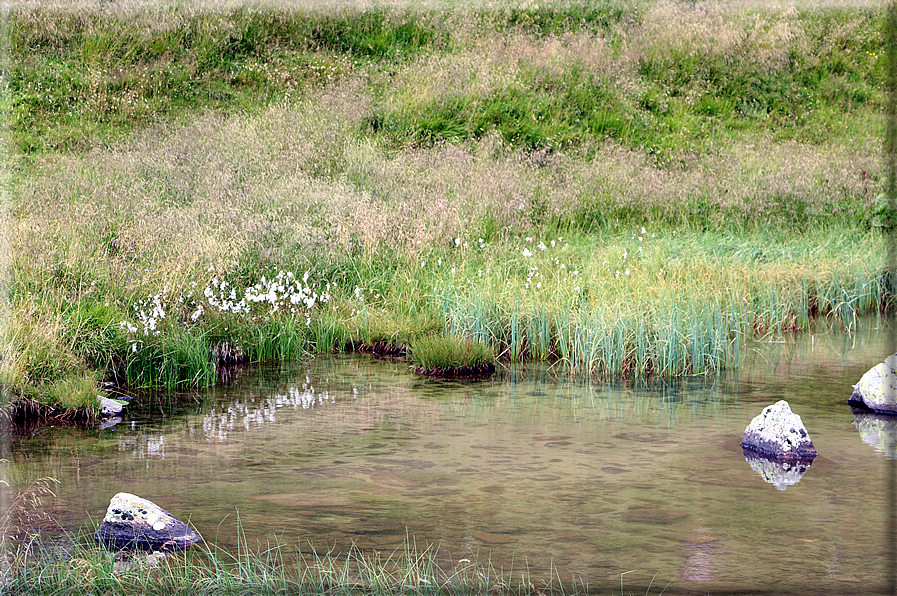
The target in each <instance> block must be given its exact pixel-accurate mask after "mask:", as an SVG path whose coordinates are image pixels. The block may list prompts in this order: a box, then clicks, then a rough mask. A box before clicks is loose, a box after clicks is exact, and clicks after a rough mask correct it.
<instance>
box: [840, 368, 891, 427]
mask: <svg viewBox="0 0 897 596" xmlns="http://www.w3.org/2000/svg"><path fill="white" fill-rule="evenodd" d="M895 369H897V354H893V355H891V356H888V357H887V358H885V361H884V362H882V363H881V364H876V365H875V366H873V367H872V368H871V369H869V371H867V372H866V374H864V375H863V376H862V377H860V382H859V383H857V384H856V385H854V386H853V395H851V396H850V398H849V399H848V400H847V402H848V403H850V404H853V405H858V406H863V407H866V408H869V409H870V410H872V411H873V412H876V413H879V414H897V371H895Z"/></svg>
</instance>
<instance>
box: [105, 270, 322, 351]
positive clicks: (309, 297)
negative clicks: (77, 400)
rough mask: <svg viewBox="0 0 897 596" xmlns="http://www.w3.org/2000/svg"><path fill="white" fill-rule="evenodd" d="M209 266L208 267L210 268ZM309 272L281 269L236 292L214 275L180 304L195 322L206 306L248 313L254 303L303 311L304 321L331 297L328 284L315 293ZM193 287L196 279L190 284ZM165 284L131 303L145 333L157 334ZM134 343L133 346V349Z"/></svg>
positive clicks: (130, 329) (133, 327)
mask: <svg viewBox="0 0 897 596" xmlns="http://www.w3.org/2000/svg"><path fill="white" fill-rule="evenodd" d="M213 270H214V269H213V268H210V269H209V271H213ZM309 277H310V274H309V273H308V272H307V271H306V272H305V275H303V276H302V279H301V280H300V279H297V278H296V276H295V275H294V274H293V273H292V272H291V271H283V270H280V271H278V272H277V275H275V276H274V277H273V278H272V279H270V280H269V279H266V278H265V277H262V279H261V281H259V283H257V284H255V285H253V286H250V287H248V288H246V289H245V290H243V291H242V292H238V291H237V289H236V288H234V287H233V286H231V285H230V284H228V282H226V281H224V280H219V279H218V278H217V277H215V278H213V279H212V280H211V281H210V282H209V283H208V285H206V287H205V288H203V291H202V295H201V296H197V295H194V293H193V291H190V292H189V293H188V294H186V295H185V296H182V297H181V298H180V300H179V302H180V303H181V304H184V305H186V306H189V305H191V304H192V305H193V306H189V307H190V308H194V307H195V308H194V310H193V312H192V313H191V314H190V321H191V322H193V323H195V322H197V321H198V320H199V319H201V318H202V317H203V315H204V314H205V313H206V311H207V310H213V311H218V312H231V313H234V314H238V315H239V314H247V315H248V314H250V313H251V312H252V308H253V306H254V305H256V304H264V305H267V306H269V307H270V309H269V312H270V313H275V312H279V311H287V310H289V312H291V313H296V312H300V311H304V313H305V319H306V321H305V322H306V324H310V323H311V315H310V311H311V309H312V308H314V306H315V304H316V303H318V302H327V301H329V299H330V286H331V284H327V286H326V289H325V290H324V291H323V292H321V293H320V294H318V292H317V291H316V290H315V289H313V288H312V287H311V286H310V285H309V284H308V279H309ZM191 286H192V287H194V288H195V287H196V282H194V283H192V284H191ZM167 292H168V288H165V289H164V290H163V291H162V292H161V293H160V294H157V295H155V296H149V297H147V298H146V299H145V300H143V301H141V302H139V303H138V304H135V305H134V311H135V313H136V316H137V320H138V324H139V326H140V327H142V329H143V334H144V335H147V336H148V335H159V333H160V331H159V329H158V325H159V323H160V322H161V321H162V320H163V319H164V318H165V315H166V313H165V308H166V302H167V298H166V294H167ZM121 327H122V329H126V330H127V331H128V332H129V333H137V332H138V331H139V327H138V326H137V325H134V324H132V323H130V322H129V321H122V322H121ZM136 345H137V344H136V343H135V344H134V345H133V346H132V348H133V349H134V350H135V351H136Z"/></svg>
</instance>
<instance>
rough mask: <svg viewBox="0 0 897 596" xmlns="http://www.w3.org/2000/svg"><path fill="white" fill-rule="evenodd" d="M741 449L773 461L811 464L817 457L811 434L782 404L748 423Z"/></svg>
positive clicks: (767, 408)
mask: <svg viewBox="0 0 897 596" xmlns="http://www.w3.org/2000/svg"><path fill="white" fill-rule="evenodd" d="M741 446H742V447H743V448H745V449H749V450H751V451H755V452H757V453H758V454H760V455H762V456H764V457H765V458H766V459H770V460H774V461H787V462H796V461H812V460H813V458H814V457H816V455H817V453H816V449H815V448H814V447H813V441H811V440H810V433H808V432H807V429H806V428H805V427H804V424H803V422H802V421H801V419H800V416H798V415H797V414H795V413H794V412H792V411H791V406H789V405H788V402H787V401H785V400H779V401H777V402H776V403H774V404H773V405H771V406H767V407H765V408H764V409H763V411H762V412H761V413H760V414H759V415H758V416H756V417H755V418H754V419H753V420H751V423H750V424H748V426H747V428H746V429H745V430H744V438H743V439H742V441H741Z"/></svg>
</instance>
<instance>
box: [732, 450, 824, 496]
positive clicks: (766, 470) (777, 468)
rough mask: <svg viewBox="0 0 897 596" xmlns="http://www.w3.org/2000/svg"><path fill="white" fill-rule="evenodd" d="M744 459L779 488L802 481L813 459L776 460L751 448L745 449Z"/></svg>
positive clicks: (782, 488) (764, 478) (767, 480)
mask: <svg viewBox="0 0 897 596" xmlns="http://www.w3.org/2000/svg"><path fill="white" fill-rule="evenodd" d="M744 459H745V461H746V462H747V463H748V465H749V466H750V467H751V469H752V470H753V471H755V472H757V473H758V474H760V476H761V477H762V478H763V480H765V481H766V482H768V483H770V484H772V485H774V486H775V487H776V488H777V489H779V490H785V489H786V488H788V487H789V486H792V485H795V484H797V483H798V482H800V479H801V478H802V477H803V475H804V474H806V473H807V470H809V469H810V464H811V463H812V461H811V460H809V461H807V460H803V461H802V460H798V461H775V460H771V459H767V458H766V457H764V456H762V455H760V454H759V453H757V452H756V451H752V450H750V449H744Z"/></svg>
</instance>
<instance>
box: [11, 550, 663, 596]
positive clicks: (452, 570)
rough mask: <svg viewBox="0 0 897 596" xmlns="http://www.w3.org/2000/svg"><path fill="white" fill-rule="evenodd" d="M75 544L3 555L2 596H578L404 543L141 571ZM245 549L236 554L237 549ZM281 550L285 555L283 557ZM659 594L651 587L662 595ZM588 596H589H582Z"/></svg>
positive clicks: (197, 561)
mask: <svg viewBox="0 0 897 596" xmlns="http://www.w3.org/2000/svg"><path fill="white" fill-rule="evenodd" d="M92 542H93V539H92V537H91V536H82V537H80V539H78V540H76V541H75V542H74V544H71V545H69V546H67V547H64V548H58V547H57V550H56V551H55V552H54V551H53V550H52V547H50V546H48V545H43V546H40V545H39V543H37V542H35V543H33V544H31V545H25V546H23V547H20V548H19V549H18V550H17V551H16V552H14V553H10V558H12V559H13V560H12V561H9V562H10V563H11V564H10V566H9V568H8V571H7V572H6V573H5V575H4V587H3V591H4V594H10V595H17V594H23V595H24V594H41V595H47V596H50V595H52V596H62V595H65V594H104V593H115V594H160V595H162V594H164V595H166V596H168V595H173V594H184V595H193V594H221V595H239V594H309V595H324V594H346V595H354V594H358V595H368V596H377V595H380V594H383V595H392V594H435V595H446V596H448V595H452V594H485V593H492V592H500V593H504V594H535V593H541V594H552V595H561V594H580V593H583V594H584V593H588V586H585V585H581V584H579V583H578V582H577V578H575V577H573V578H572V579H571V580H570V581H567V582H562V581H561V579H560V578H559V577H547V578H534V577H531V576H530V573H529V572H528V571H527V570H526V569H525V568H522V569H508V570H504V569H496V568H494V567H493V566H492V565H491V564H490V563H489V562H488V561H485V562H481V561H477V560H470V559H467V558H464V559H461V560H460V561H457V562H452V563H447V562H446V561H445V560H444V559H445V557H442V556H440V554H439V553H438V551H437V549H436V548H435V547H427V548H422V549H421V548H418V547H417V545H415V544H414V542H413V540H409V541H408V543H407V544H405V545H403V546H401V547H399V548H397V549H396V550H395V551H393V552H383V553H381V552H373V553H366V552H362V551H361V550H360V549H354V548H353V549H350V550H349V551H348V552H347V553H344V554H340V555H339V556H337V555H335V554H329V553H328V554H318V553H316V552H315V551H314V550H313V549H310V552H305V553H303V552H293V551H292V549H286V548H285V547H281V546H278V545H272V546H269V547H267V548H262V547H259V548H256V549H248V548H242V547H241V550H240V552H238V553H229V552H227V551H225V550H222V549H220V548H217V547H215V546H211V545H206V544H204V543H200V544H199V545H196V546H194V547H192V548H191V549H189V550H188V551H186V552H185V553H179V554H176V555H172V556H169V557H168V558H165V559H162V560H161V561H159V562H154V563H153V565H152V566H151V567H149V568H147V566H146V563H145V561H146V555H142V556H134V557H132V558H131V559H129V560H127V561H126V562H122V561H116V560H115V555H114V554H112V553H109V552H106V551H104V550H102V549H100V548H98V547H96V546H95V545H94V544H92ZM244 546H245V545H244ZM288 550H289V552H287V551H288ZM662 587H663V586H662V585H661V586H659V588H662ZM592 593H594V592H592Z"/></svg>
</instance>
